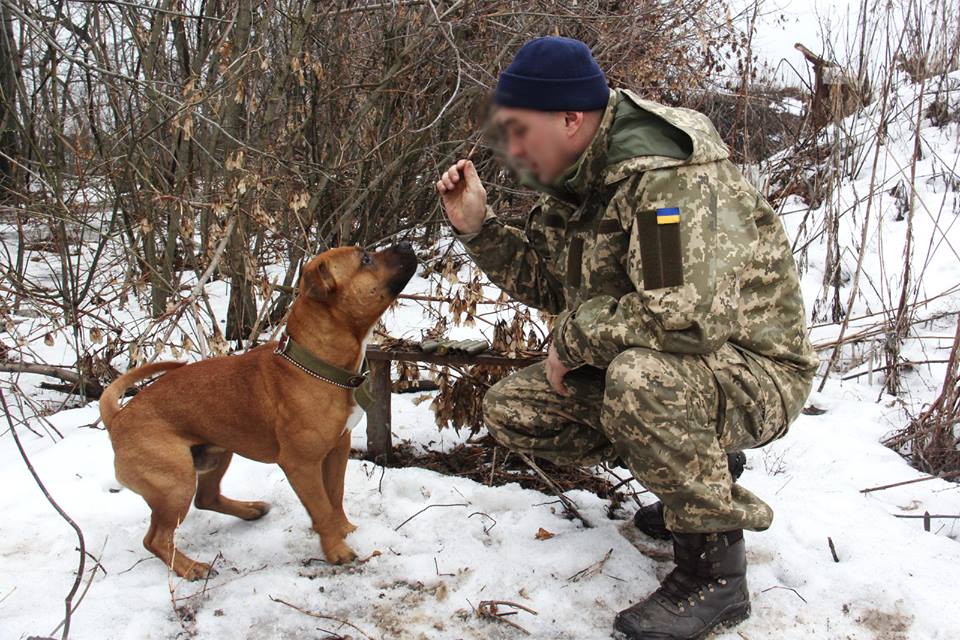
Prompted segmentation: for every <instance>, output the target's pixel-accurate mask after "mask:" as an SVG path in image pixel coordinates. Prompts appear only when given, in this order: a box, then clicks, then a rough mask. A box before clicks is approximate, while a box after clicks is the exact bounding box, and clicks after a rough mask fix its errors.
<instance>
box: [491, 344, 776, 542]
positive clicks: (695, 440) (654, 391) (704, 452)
mask: <svg viewBox="0 0 960 640" xmlns="http://www.w3.org/2000/svg"><path fill="white" fill-rule="evenodd" d="M718 370H723V371H725V372H727V373H729V374H730V380H736V383H735V384H733V385H731V386H729V387H728V388H727V389H722V388H721V387H720V385H719V384H717V382H716V377H715V371H718ZM755 372H756V373H755ZM758 375H759V376H761V377H759V378H758V377H757V376H758ZM565 382H566V384H567V387H568V388H569V389H570V390H571V391H572V392H573V393H572V395H571V396H570V397H564V396H561V395H559V394H557V393H556V392H555V391H554V390H553V389H552V388H551V387H550V384H549V383H548V382H547V379H546V375H545V373H544V365H543V364H542V363H540V364H536V365H533V366H531V367H527V368H526V369H523V370H522V371H520V372H518V373H516V374H514V375H512V376H509V377H507V378H504V379H502V380H501V381H500V382H498V383H497V384H496V385H494V386H493V387H492V388H491V389H490V390H489V391H488V392H487V394H486V396H485V397H484V401H483V415H484V421H485V422H486V424H487V428H488V429H489V430H490V433H491V434H492V435H493V436H494V438H496V440H497V441H498V442H500V443H501V444H503V445H504V446H506V447H508V448H510V449H514V450H517V451H522V452H524V453H528V454H531V455H534V456H538V457H541V458H545V459H547V460H550V461H551V462H555V463H557V464H582V465H592V464H597V463H598V462H600V461H602V460H612V459H614V458H616V457H617V456H619V457H620V458H622V459H623V460H624V461H625V462H626V464H627V466H628V467H629V469H630V471H631V472H632V473H633V474H634V476H635V477H636V478H637V479H638V480H640V482H641V483H642V484H643V485H644V486H645V487H646V488H648V489H650V491H652V492H653V493H654V494H656V495H657V497H658V498H660V500H661V501H662V502H663V505H664V518H665V521H666V525H667V528H668V529H670V530H671V531H676V532H679V533H704V532H717V531H731V530H735V529H752V530H754V531H760V530H763V529H766V528H767V527H769V526H770V522H771V520H772V519H773V512H772V511H771V509H770V507H768V506H767V505H766V503H764V502H763V501H762V500H760V499H759V498H757V497H756V496H755V495H753V494H752V493H750V492H749V491H748V490H747V489H745V488H744V487H742V486H741V485H739V484H734V483H733V479H732V478H731V476H730V471H729V468H728V466H727V458H726V455H725V453H726V452H728V451H740V450H743V449H747V448H752V447H758V446H761V445H763V444H766V443H767V442H770V441H771V440H774V439H776V438H778V437H780V436H782V435H783V434H784V433H786V431H787V425H788V423H787V418H786V414H785V413H784V411H783V404H782V403H781V402H780V398H779V396H778V395H777V394H776V392H775V391H774V392H773V393H772V394H771V392H770V391H769V390H770V389H772V388H773V385H772V384H771V382H772V381H771V380H770V379H769V376H766V374H765V373H764V372H763V371H762V370H758V369H755V368H753V367H751V365H750V363H749V361H748V360H747V356H745V355H744V354H743V353H742V352H740V351H739V350H738V349H736V348H735V347H734V346H733V345H732V344H729V343H728V344H725V345H723V346H722V347H721V348H720V349H719V350H717V351H716V352H714V353H712V354H705V355H703V356H688V355H681V354H673V353H664V352H659V351H654V350H652V349H645V348H633V349H628V350H626V351H624V352H622V353H620V354H619V355H618V356H617V357H615V358H614V359H613V361H612V362H611V363H610V366H609V367H608V368H607V369H606V370H603V369H597V368H594V367H589V366H587V367H581V368H579V369H576V370H575V371H572V372H571V373H569V374H568V375H567V378H566V380H565Z"/></svg>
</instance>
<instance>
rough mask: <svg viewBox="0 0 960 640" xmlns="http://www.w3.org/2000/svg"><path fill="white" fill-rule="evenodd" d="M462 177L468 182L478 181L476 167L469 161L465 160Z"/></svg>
mask: <svg viewBox="0 0 960 640" xmlns="http://www.w3.org/2000/svg"><path fill="white" fill-rule="evenodd" d="M463 177H464V178H466V179H467V180H468V181H472V180H479V179H480V176H478V175H477V167H476V165H475V164H473V163H472V162H470V161H469V160H465V161H464V163H463Z"/></svg>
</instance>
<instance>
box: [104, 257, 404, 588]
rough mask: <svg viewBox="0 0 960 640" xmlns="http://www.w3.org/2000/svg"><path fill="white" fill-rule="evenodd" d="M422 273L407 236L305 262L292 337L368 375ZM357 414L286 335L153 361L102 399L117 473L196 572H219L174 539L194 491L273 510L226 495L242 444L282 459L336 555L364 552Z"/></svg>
mask: <svg viewBox="0 0 960 640" xmlns="http://www.w3.org/2000/svg"><path fill="white" fill-rule="evenodd" d="M415 270H416V257H415V255H414V253H413V250H412V249H411V248H410V246H409V245H407V244H401V245H396V246H393V247H391V248H389V249H385V250H382V251H379V252H377V253H375V254H370V253H366V252H365V251H363V250H361V249H359V248H353V247H351V248H346V247H345V248H339V249H331V250H329V251H327V252H325V253H323V254H321V255H319V256H317V257H315V258H313V259H312V260H311V261H310V262H309V263H307V265H306V267H305V268H304V270H303V275H302V277H301V279H300V294H299V295H298V296H297V298H296V300H295V301H294V303H293V308H292V309H291V312H290V318H289V320H288V322H287V334H288V335H289V336H290V337H291V338H292V339H293V340H294V341H295V342H296V343H298V344H299V345H300V347H302V348H303V349H304V350H305V351H307V352H309V353H310V355H312V356H313V357H315V358H318V359H320V360H323V361H325V362H326V363H328V364H329V365H333V366H335V367H338V368H340V369H344V370H347V372H348V373H350V372H356V371H357V370H358V368H359V366H360V363H361V360H362V357H363V344H364V342H365V340H366V337H367V336H368V335H369V332H370V331H371V330H372V327H373V325H374V324H375V323H376V321H377V319H378V318H379V317H380V315H381V314H382V313H383V312H384V311H385V310H386V309H387V307H389V306H390V304H391V303H392V302H393V301H394V300H395V299H396V297H397V295H399V293H400V291H401V290H402V289H403V287H404V286H405V285H406V284H407V282H408V281H409V280H410V278H411V276H412V275H413V273H414V271H415ZM161 371H167V372H168V373H166V375H164V376H163V377H162V378H160V379H159V380H157V381H156V382H154V383H153V384H151V385H149V386H147V387H146V388H145V389H144V390H143V391H141V392H140V393H139V394H137V395H136V396H135V397H134V398H133V399H132V400H131V401H130V402H129V403H128V404H127V405H126V406H124V407H123V408H122V409H121V408H120V406H119V403H118V401H119V398H120V396H121V395H122V394H123V392H124V390H125V389H126V388H127V387H129V386H131V385H132V384H133V383H134V382H136V381H137V380H141V379H143V378H147V377H149V376H151V375H154V374H156V373H158V372H161ZM356 412H357V407H356V406H355V404H354V401H353V394H352V390H351V389H349V388H343V387H341V386H337V385H336V384H332V383H331V382H329V381H327V380H323V379H318V378H317V377H315V376H314V375H312V374H310V373H309V372H308V371H307V370H305V369H303V368H302V367H300V366H298V365H297V364H295V363H294V362H292V361H291V360H290V359H288V358H286V357H284V356H283V355H280V354H279V353H277V343H270V344H265V345H262V346H259V347H257V348H255V349H251V350H250V351H248V352H247V353H245V354H243V355H238V356H227V357H222V358H212V359H210V360H204V361H201V362H196V363H193V364H189V365H186V366H184V363H180V362H158V363H155V364H149V365H145V366H143V367H139V368H137V369H134V370H132V371H128V372H127V373H125V374H124V375H122V376H120V377H119V378H118V379H117V380H116V381H115V382H113V383H112V384H111V385H110V386H109V387H107V389H106V391H105V392H104V394H103V397H102V398H101V400H100V416H101V417H102V418H103V422H104V424H105V425H106V426H107V428H108V430H109V433H110V440H111V441H112V443H113V450H114V453H115V463H114V464H115V467H116V474H117V480H119V481H120V482H121V483H123V484H124V485H125V486H127V487H129V488H130V489H132V490H133V491H136V492H137V493H139V494H140V495H141V496H143V498H144V499H145V500H146V501H147V504H148V505H150V509H151V512H152V513H151V516H150V529H149V531H148V532H147V535H146V537H145V538H144V539H143V544H144V546H145V547H146V548H147V549H148V550H150V551H152V552H153V553H154V554H156V555H157V556H158V557H159V558H160V559H161V560H163V561H164V562H165V563H166V564H167V565H168V566H170V567H171V568H172V569H173V570H174V571H175V572H176V573H177V574H178V575H180V576H182V577H184V578H188V579H197V578H202V577H204V576H206V575H207V574H208V572H209V571H210V567H209V566H208V565H206V564H203V563H199V562H195V561H193V560H191V559H190V558H189V557H187V556H186V555H184V554H183V553H181V552H180V551H179V550H177V549H176V548H175V547H174V542H173V536H174V531H175V529H176V528H177V526H179V524H180V523H181V522H182V521H183V519H184V517H185V516H186V515H187V511H188V510H189V509H190V501H191V500H192V499H193V498H194V494H196V500H195V501H194V504H196V506H197V508H199V509H210V510H213V511H219V512H221V513H226V514H229V515H232V516H236V517H238V518H243V519H244V520H256V519H257V518H260V517H261V516H263V515H264V514H265V513H267V511H268V509H269V505H268V504H266V503H264V502H242V501H239V500H231V499H230V498H226V497H224V496H222V495H221V494H220V479H221V478H222V477H223V474H224V473H225V472H226V470H227V466H228V465H229V464H230V459H231V457H232V456H233V454H234V453H237V454H240V455H241V456H244V457H246V458H250V459H252V460H257V461H259V462H276V463H278V464H279V465H280V467H281V468H282V469H283V471H284V473H285V474H286V476H287V478H288V479H289V480H290V485H291V486H292V487H293V489H294V491H296V493H297V496H298V497H299V498H300V501H301V502H302V503H303V506H304V507H306V509H307V512H308V513H309V514H310V518H311V520H312V521H313V529H314V531H316V532H317V533H318V534H320V544H321V547H322V548H323V553H324V555H325V556H326V558H327V560H328V561H330V562H333V563H338V564H339V563H343V562H349V561H351V560H353V559H354V558H355V557H356V555H355V554H354V552H353V551H352V550H351V549H350V547H349V546H347V544H346V543H345V542H344V537H345V536H346V535H347V534H348V533H350V532H351V531H353V530H354V529H356V527H354V526H353V525H352V524H351V523H350V521H349V520H347V516H346V514H345V513H344V511H343V478H344V473H345V471H346V467H347V457H348V455H349V453H350V432H349V430H348V427H352V426H353V424H349V425H348V424H347V423H348V420H349V421H350V422H353V423H355V422H356V420H355V417H356V416H357V413H356ZM198 474H199V475H198Z"/></svg>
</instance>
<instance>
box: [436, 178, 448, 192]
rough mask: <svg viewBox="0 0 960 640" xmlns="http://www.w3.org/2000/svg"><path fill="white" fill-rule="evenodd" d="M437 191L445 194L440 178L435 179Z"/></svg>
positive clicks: (445, 189) (445, 190)
mask: <svg viewBox="0 0 960 640" xmlns="http://www.w3.org/2000/svg"><path fill="white" fill-rule="evenodd" d="M437 191H439V192H440V193H441V194H445V193H446V192H447V188H446V187H445V186H444V184H443V182H441V181H440V180H438V181H437Z"/></svg>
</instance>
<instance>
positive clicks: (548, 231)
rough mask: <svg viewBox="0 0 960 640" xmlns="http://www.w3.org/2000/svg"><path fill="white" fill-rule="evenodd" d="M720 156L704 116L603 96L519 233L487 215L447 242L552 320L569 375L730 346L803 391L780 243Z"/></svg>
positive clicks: (758, 202) (808, 362) (792, 299)
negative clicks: (628, 360) (576, 150)
mask: <svg viewBox="0 0 960 640" xmlns="http://www.w3.org/2000/svg"><path fill="white" fill-rule="evenodd" d="M638 115H642V116H644V117H645V119H644V117H641V118H639V119H638ZM651 120H653V121H655V122H654V124H655V125H656V126H651ZM728 158H729V152H728V150H727V148H726V146H725V145H724V143H723V141H722V140H721V139H720V137H719V135H718V134H717V132H716V130H715V129H714V127H713V125H712V123H711V122H710V120H709V119H708V118H707V117H706V116H704V115H702V114H700V113H697V112H695V111H691V110H688V109H680V108H670V107H665V106H663V105H660V104H657V103H654V102H649V101H646V100H642V99H640V98H638V97H637V96H635V95H633V94H632V93H630V92H628V91H620V90H618V91H612V92H611V98H610V102H609V104H608V106H607V108H606V111H605V112H604V115H603V118H602V120H601V124H600V128H599V130H598V132H597V134H596V136H595V137H594V139H593V141H592V142H591V144H590V146H589V147H588V149H587V150H586V151H585V152H584V154H583V155H582V156H581V158H580V160H579V162H578V163H577V164H576V165H575V166H574V167H573V168H572V169H571V170H570V171H568V172H567V174H566V175H565V176H564V177H563V178H561V180H559V181H558V183H557V184H554V185H550V186H546V185H534V186H536V187H537V188H538V189H539V190H540V191H542V192H543V195H542V197H541V198H540V200H539V201H538V203H537V204H536V206H535V207H534V208H533V210H532V211H531V212H530V214H529V217H528V219H527V222H526V228H525V229H524V230H522V231H521V230H520V229H516V228H512V227H508V226H506V225H504V224H502V223H501V222H500V221H499V220H498V219H497V217H496V216H495V214H494V213H493V211H492V210H491V209H489V208H488V211H487V217H486V219H485V221H484V223H483V226H482V227H481V229H480V231H479V232H478V233H476V234H471V235H461V236H458V237H460V239H461V240H462V241H463V243H464V246H465V248H466V250H467V252H468V253H469V254H470V256H471V257H472V258H473V259H474V260H475V262H476V263H477V265H479V266H480V268H481V269H483V270H484V272H485V273H486V274H487V275H488V277H489V278H490V279H491V280H492V281H493V282H494V283H495V284H497V285H498V286H500V287H501V288H502V289H504V290H505V291H507V293H509V294H510V295H512V296H513V297H514V298H516V299H518V300H520V301H522V302H524V303H526V304H528V305H530V306H533V307H536V308H539V309H542V310H545V311H548V312H551V313H555V314H559V316H558V318H557V320H556V323H555V326H554V332H553V339H554V344H555V345H556V349H557V353H558V355H559V356H560V359H561V361H562V362H563V363H564V364H565V365H566V366H568V367H570V368H575V367H578V366H580V365H584V364H588V365H592V366H595V367H600V368H605V367H606V366H607V365H608V364H609V363H610V361H611V360H612V359H613V358H614V357H616V355H617V354H619V353H620V352H622V351H624V350H626V349H629V348H632V347H646V348H649V349H654V350H659V351H665V352H674V353H685V354H709V353H711V352H715V351H716V350H717V349H719V347H720V346H721V345H722V344H723V343H725V342H727V341H729V342H731V343H733V345H734V346H737V347H739V348H740V350H742V351H745V352H748V353H749V354H751V355H753V356H762V357H761V358H752V359H751V361H752V362H756V363H760V362H762V363H763V364H761V365H758V366H763V367H764V368H765V370H768V372H769V373H770V374H771V376H772V377H773V378H774V379H776V380H778V382H783V383H784V384H786V385H790V384H792V381H793V380H795V379H797V378H798V374H799V377H800V378H804V379H806V380H807V381H809V379H810V378H811V377H812V374H813V370H814V369H815V367H816V365H817V358H816V355H815V353H814V351H813V349H812V348H811V345H810V343H809V341H808V338H807V334H806V327H805V324H804V310H803V299H802V297H801V293H800V285H799V279H798V276H797V269H796V264H795V262H794V259H793V254H792V252H791V249H790V244H789V242H788V240H787V237H786V233H785V232H784V230H783V226H782V224H781V222H780V220H779V219H778V217H777V215H776V213H775V212H774V211H773V209H772V208H771V207H770V205H769V204H768V203H767V202H766V200H765V199H764V198H763V197H762V196H761V195H760V194H759V193H758V192H757V190H756V189H755V188H754V187H753V186H752V185H751V184H750V183H749V182H747V181H746V180H745V179H744V178H743V176H742V175H741V174H740V172H739V170H738V169H737V168H736V167H735V166H734V165H733V163H732V162H730V160H729V159H728ZM795 386H796V385H795ZM807 391H809V386H808V385H807ZM807 391H804V392H803V393H802V395H803V397H804V398H805V397H806V393H807ZM780 392H781V395H782V394H783V393H784V392H787V393H788V394H789V393H791V392H790V391H788V390H787V389H780ZM799 394H800V392H797V393H796V394H794V395H799ZM799 402H800V403H802V400H799ZM791 404H797V402H793V403H791ZM797 411H799V407H794V406H791V407H790V408H789V409H788V411H787V412H788V413H789V414H795V413H796V412H797Z"/></svg>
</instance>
